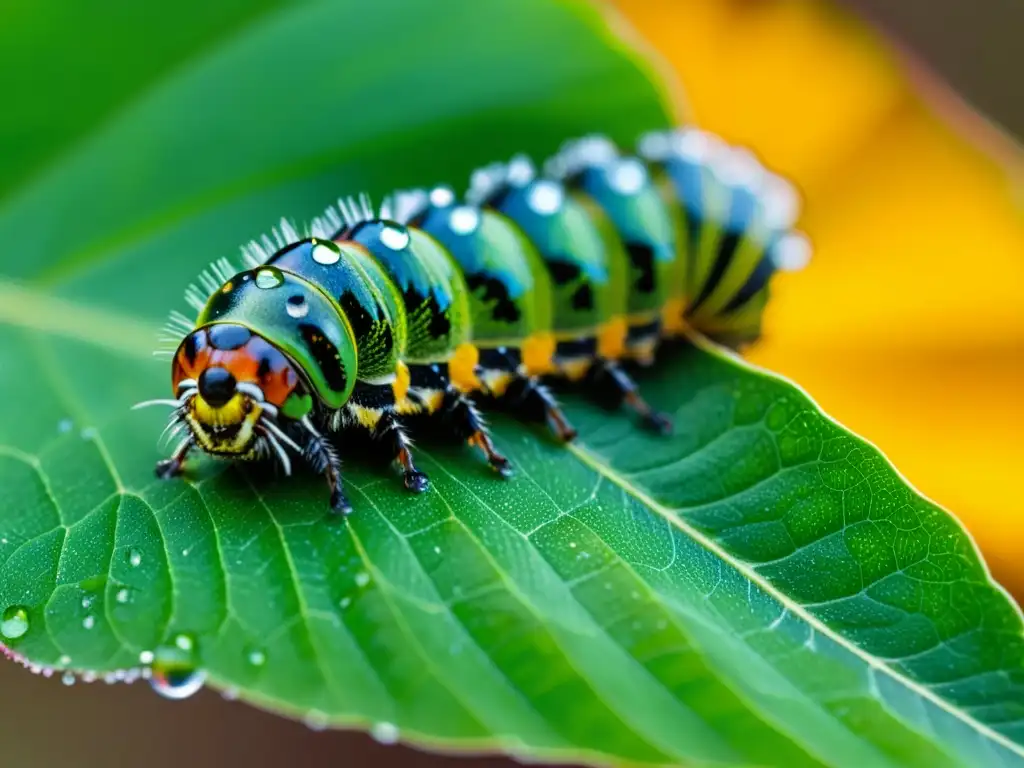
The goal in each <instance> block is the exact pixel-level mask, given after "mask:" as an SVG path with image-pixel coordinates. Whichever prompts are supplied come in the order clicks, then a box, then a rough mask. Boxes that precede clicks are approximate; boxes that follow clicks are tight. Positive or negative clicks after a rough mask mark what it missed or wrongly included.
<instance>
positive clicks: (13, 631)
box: [0, 605, 28, 640]
mask: <svg viewBox="0 0 1024 768" xmlns="http://www.w3.org/2000/svg"><path fill="white" fill-rule="evenodd" d="M26 632H28V610H27V609H26V608H25V607H24V606H21V605H12V606H11V607H9V608H8V609H7V610H5V611H4V613H3V618H2V619H0V635H3V636H4V638H5V639H7V640H17V639H18V638H19V637H21V636H22V635H24V634H25V633H26Z"/></svg>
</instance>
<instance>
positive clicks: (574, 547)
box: [569, 541, 576, 549]
mask: <svg viewBox="0 0 1024 768" xmlns="http://www.w3.org/2000/svg"><path fill="white" fill-rule="evenodd" d="M569 549H576V542H575V541H570V542H569Z"/></svg>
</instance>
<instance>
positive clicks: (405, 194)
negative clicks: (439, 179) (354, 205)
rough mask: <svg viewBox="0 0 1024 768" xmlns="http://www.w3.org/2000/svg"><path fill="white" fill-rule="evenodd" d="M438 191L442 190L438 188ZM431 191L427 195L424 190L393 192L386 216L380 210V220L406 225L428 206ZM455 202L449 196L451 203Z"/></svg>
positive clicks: (388, 202) (430, 199)
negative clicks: (389, 220)
mask: <svg viewBox="0 0 1024 768" xmlns="http://www.w3.org/2000/svg"><path fill="white" fill-rule="evenodd" d="M438 189H442V188H441V187H438ZM431 195H433V191H432V192H431V193H430V194H428V193H427V191H426V190H424V189H406V190H400V191H398V192H395V193H394V195H392V196H391V197H390V198H388V200H387V201H386V202H387V204H388V215H385V214H384V211H383V208H382V210H381V218H385V219H391V220H392V221H396V222H398V223H399V224H408V223H409V222H410V221H412V220H413V219H415V218H416V217H417V216H419V215H420V214H421V213H423V211H424V210H426V208H427V206H428V205H430V203H431V201H432V200H433V198H432V197H431ZM454 200H455V195H454V194H452V195H451V201H454Z"/></svg>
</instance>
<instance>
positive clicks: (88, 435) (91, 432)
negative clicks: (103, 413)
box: [81, 427, 99, 440]
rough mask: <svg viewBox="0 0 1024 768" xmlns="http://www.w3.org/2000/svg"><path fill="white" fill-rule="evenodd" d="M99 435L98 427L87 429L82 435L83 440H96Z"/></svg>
mask: <svg viewBox="0 0 1024 768" xmlns="http://www.w3.org/2000/svg"><path fill="white" fill-rule="evenodd" d="M98 434H99V432H97V431H96V427H86V428H85V429H83V430H82V433H81V435H82V439H83V440H95V439H96V436H97V435H98Z"/></svg>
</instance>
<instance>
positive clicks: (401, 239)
mask: <svg viewBox="0 0 1024 768" xmlns="http://www.w3.org/2000/svg"><path fill="white" fill-rule="evenodd" d="M380 241H381V243H383V244H384V245H386V246H387V247H388V248H390V249H391V250H392V251H400V250H402V249H403V248H405V247H407V246H408V245H409V231H408V230H407V229H406V228H405V227H398V226H393V225H389V224H385V225H384V226H383V227H382V228H381V230H380Z"/></svg>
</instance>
